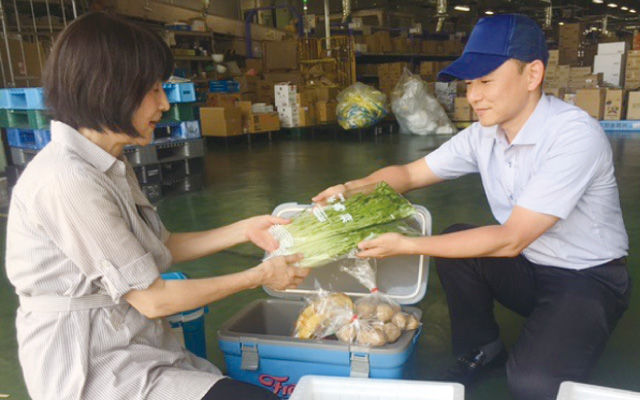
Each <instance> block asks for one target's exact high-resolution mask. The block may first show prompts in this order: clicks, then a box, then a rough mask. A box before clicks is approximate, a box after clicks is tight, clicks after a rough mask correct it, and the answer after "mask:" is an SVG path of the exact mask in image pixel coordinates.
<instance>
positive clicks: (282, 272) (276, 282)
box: [255, 254, 311, 290]
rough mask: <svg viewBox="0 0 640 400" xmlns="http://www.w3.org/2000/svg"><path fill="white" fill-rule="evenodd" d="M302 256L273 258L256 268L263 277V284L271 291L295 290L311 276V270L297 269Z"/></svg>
mask: <svg viewBox="0 0 640 400" xmlns="http://www.w3.org/2000/svg"><path fill="white" fill-rule="evenodd" d="M300 260H302V255H301V254H294V255H291V256H282V257H274V258H271V259H269V260H267V261H265V262H263V263H262V264H260V265H258V266H256V267H255V269H256V270H257V271H259V273H260V275H261V280H260V281H261V284H262V285H263V286H266V287H268V288H270V289H275V290H285V289H294V288H296V287H297V286H298V285H299V284H301V283H302V281H303V280H304V278H306V277H307V275H309V272H311V270H310V269H309V268H301V267H297V266H296V264H297V263H298V261H300Z"/></svg>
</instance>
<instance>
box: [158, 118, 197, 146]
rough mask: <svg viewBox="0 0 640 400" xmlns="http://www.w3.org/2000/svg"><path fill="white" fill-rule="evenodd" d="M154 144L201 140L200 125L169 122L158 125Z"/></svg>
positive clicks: (187, 122) (195, 122) (188, 122)
mask: <svg viewBox="0 0 640 400" xmlns="http://www.w3.org/2000/svg"><path fill="white" fill-rule="evenodd" d="M153 134H154V140H153V141H154V143H158V142H167V141H182V140H188V139H200V138H201V137H202V135H201V134H200V123H199V122H198V121H183V122H168V123H164V124H158V126H157V127H156V130H155V131H154V133H153Z"/></svg>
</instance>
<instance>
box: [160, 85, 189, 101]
mask: <svg viewBox="0 0 640 400" xmlns="http://www.w3.org/2000/svg"><path fill="white" fill-rule="evenodd" d="M162 87H163V88H164V91H165V93H166V94H167V99H169V103H190V102H194V101H196V87H195V85H194V84H193V83H191V82H187V83H165V84H163V85H162Z"/></svg>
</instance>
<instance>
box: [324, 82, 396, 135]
mask: <svg viewBox="0 0 640 400" xmlns="http://www.w3.org/2000/svg"><path fill="white" fill-rule="evenodd" d="M337 99H338V107H337V109H336V113H337V116H338V123H339V124H340V126H341V127H342V128H344V129H346V130H348V129H356V128H365V127H367V126H372V125H375V124H377V123H378V122H379V121H380V120H381V119H382V118H384V117H385V116H386V115H387V114H388V113H389V109H388V107H387V95H385V94H384V93H382V92H380V91H379V90H377V89H375V88H373V87H371V86H367V85H365V84H363V83H360V82H356V83H354V84H353V85H351V86H349V87H348V88H346V89H344V90H343V91H341V92H340V93H339V94H338V97H337Z"/></svg>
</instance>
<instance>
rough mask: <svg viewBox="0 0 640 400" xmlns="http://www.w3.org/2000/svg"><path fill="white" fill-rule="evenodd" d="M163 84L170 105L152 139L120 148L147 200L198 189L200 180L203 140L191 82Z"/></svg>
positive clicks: (201, 176) (201, 179)
mask: <svg viewBox="0 0 640 400" xmlns="http://www.w3.org/2000/svg"><path fill="white" fill-rule="evenodd" d="M163 86H164V90H165V92H166V94H167V98H168V99H169V103H170V104H171V109H170V110H169V111H167V112H166V113H164V114H163V116H162V121H160V123H159V124H158V126H157V127H156V130H155V132H154V140H153V142H152V143H151V144H150V145H148V146H144V147H127V148H125V150H124V154H125V155H126V156H127V158H128V159H129V162H130V163H131V165H132V166H133V168H134V170H135V171H136V174H137V176H138V180H139V181H140V185H141V187H142V191H143V192H144V193H145V194H146V195H147V197H148V198H149V199H150V200H151V201H154V200H157V199H159V198H160V197H161V196H163V195H165V194H168V193H172V192H188V191H192V190H196V189H199V188H201V187H202V182H203V166H204V143H203V141H202V136H201V134H200V124H199V121H198V115H196V112H197V109H198V108H197V107H196V106H195V104H194V103H195V101H196V92H195V86H194V84H193V83H166V84H164V85H163Z"/></svg>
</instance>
